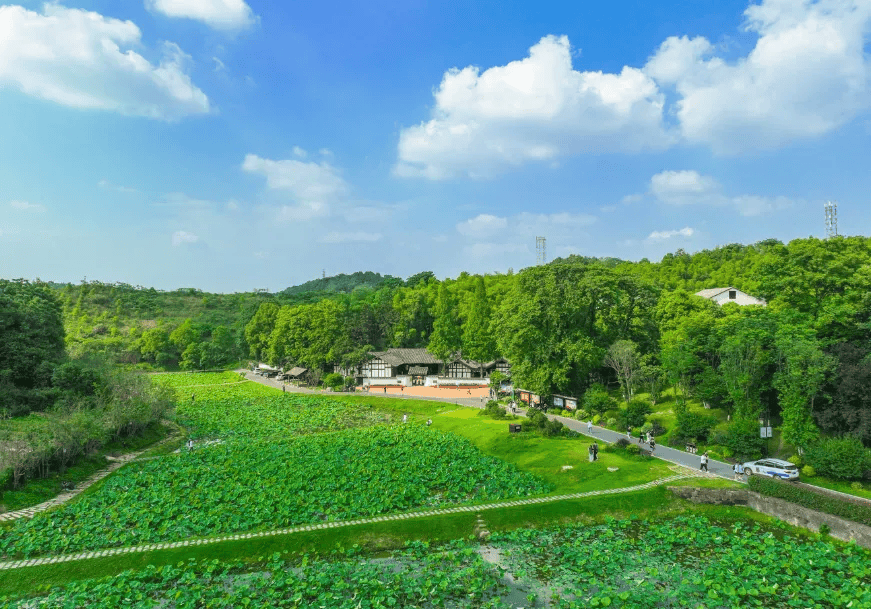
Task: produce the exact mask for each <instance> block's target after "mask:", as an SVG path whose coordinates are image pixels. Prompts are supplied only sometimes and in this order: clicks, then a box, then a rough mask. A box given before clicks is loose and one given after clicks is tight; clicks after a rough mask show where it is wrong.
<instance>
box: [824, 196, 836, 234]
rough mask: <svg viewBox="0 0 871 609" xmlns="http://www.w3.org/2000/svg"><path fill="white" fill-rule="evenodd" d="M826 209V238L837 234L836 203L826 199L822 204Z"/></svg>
mask: <svg viewBox="0 0 871 609" xmlns="http://www.w3.org/2000/svg"><path fill="white" fill-rule="evenodd" d="M823 208H824V209H825V210H826V239H830V238H831V237H837V236H838V204H837V203H835V202H833V201H826V202H825V203H824V204H823Z"/></svg>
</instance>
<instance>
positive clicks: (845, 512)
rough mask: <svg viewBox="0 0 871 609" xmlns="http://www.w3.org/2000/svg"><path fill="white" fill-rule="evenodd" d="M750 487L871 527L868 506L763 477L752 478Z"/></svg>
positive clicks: (758, 491)
mask: <svg viewBox="0 0 871 609" xmlns="http://www.w3.org/2000/svg"><path fill="white" fill-rule="evenodd" d="M806 467H807V466H806ZM748 486H749V487H750V490H752V491H756V492H757V493H760V494H762V495H768V496H770V497H778V498H779V499H784V500H786V501H791V502H792V503H797V504H798V505H803V506H804V507H806V508H810V509H812V510H817V511H819V512H825V513H827V514H832V515H833V516H838V517H840V518H846V519H847V520H852V521H853V522H858V523H860V524H864V525H868V526H871V507H868V506H866V505H861V504H858V503H851V502H849V501H843V500H841V499H838V498H837V497H834V496H832V495H825V494H823V493H817V492H814V491H812V490H810V489H809V488H808V487H807V486H797V485H795V484H791V483H789V482H784V481H782V480H776V479H774V478H765V477H763V476H751V477H750V480H749V481H748Z"/></svg>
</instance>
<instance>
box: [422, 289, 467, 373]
mask: <svg viewBox="0 0 871 609" xmlns="http://www.w3.org/2000/svg"><path fill="white" fill-rule="evenodd" d="M434 318H435V319H434V320H433V327H432V334H431V335H430V338H429V344H428V345H427V347H426V349H427V351H429V352H430V353H432V354H433V355H434V356H436V357H437V358H438V359H440V360H444V361H448V360H451V359H453V358H455V357H457V355H459V353H460V350H461V349H462V348H463V343H462V337H461V335H460V322H459V319H458V317H457V302H456V300H455V298H454V295H453V293H452V292H451V289H450V287H449V286H448V282H446V281H445V282H443V283H442V284H441V285H439V293H438V297H437V298H436V306H435V313H434Z"/></svg>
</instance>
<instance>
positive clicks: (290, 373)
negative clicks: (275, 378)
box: [284, 366, 307, 376]
mask: <svg viewBox="0 0 871 609" xmlns="http://www.w3.org/2000/svg"><path fill="white" fill-rule="evenodd" d="M306 372H307V370H306V369H305V368H301V367H299V366H294V367H293V368H291V369H290V370H288V371H287V372H285V373H284V375H285V376H299V375H300V374H305V373H306Z"/></svg>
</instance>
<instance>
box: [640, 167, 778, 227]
mask: <svg viewBox="0 0 871 609" xmlns="http://www.w3.org/2000/svg"><path fill="white" fill-rule="evenodd" d="M649 191H650V194H652V195H653V196H654V197H655V198H656V199H657V200H658V201H660V202H662V203H666V204H668V205H719V206H731V207H734V208H735V209H736V210H738V212H739V213H740V214H741V215H743V216H757V215H759V214H763V213H767V212H772V211H777V210H780V209H786V208H787V207H791V206H792V204H793V201H792V200H790V199H789V198H787V197H782V196H778V197H764V196H759V195H746V194H745V195H738V196H729V195H726V194H725V193H724V192H723V186H722V185H721V184H720V183H719V182H718V181H717V180H716V179H714V178H712V177H710V176H704V175H701V174H699V173H698V172H697V171H686V170H683V171H663V172H660V173H658V174H656V175H654V176H653V177H652V178H650V188H649ZM660 234H663V233H653V234H652V235H651V236H650V238H652V237H653V235H660Z"/></svg>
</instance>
